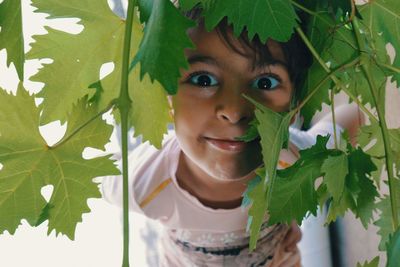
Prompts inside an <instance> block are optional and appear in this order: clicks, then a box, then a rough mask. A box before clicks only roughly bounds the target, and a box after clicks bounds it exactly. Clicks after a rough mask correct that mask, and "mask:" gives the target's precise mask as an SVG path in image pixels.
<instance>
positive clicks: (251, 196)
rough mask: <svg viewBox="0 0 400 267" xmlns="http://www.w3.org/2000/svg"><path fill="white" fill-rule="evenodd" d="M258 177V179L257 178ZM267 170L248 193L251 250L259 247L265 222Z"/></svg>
mask: <svg viewBox="0 0 400 267" xmlns="http://www.w3.org/2000/svg"><path fill="white" fill-rule="evenodd" d="M257 177H258V178H257ZM264 177H265V169H264V168H263V170H262V172H261V176H256V178H255V181H254V183H253V184H252V188H251V189H248V191H247V196H248V199H247V202H250V203H251V207H250V209H249V212H248V215H249V217H248V222H247V231H248V232H250V242H249V247H250V250H251V251H252V250H254V249H255V248H256V246H257V240H258V237H259V235H260V230H261V226H262V224H263V223H264V220H265V214H266V210H267V199H266V194H265V191H266V186H265V183H264V181H263V180H264V179H265V178H264Z"/></svg>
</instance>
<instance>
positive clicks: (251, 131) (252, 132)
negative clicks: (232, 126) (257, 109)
mask: <svg viewBox="0 0 400 267" xmlns="http://www.w3.org/2000/svg"><path fill="white" fill-rule="evenodd" d="M258 125H259V123H258V121H257V119H253V120H252V121H251V122H250V123H249V128H248V129H247V131H246V133H245V134H244V135H243V136H240V137H238V138H236V139H237V140H240V141H245V142H251V141H253V140H255V139H257V138H259V137H260V134H259V133H258V130H257V127H258Z"/></svg>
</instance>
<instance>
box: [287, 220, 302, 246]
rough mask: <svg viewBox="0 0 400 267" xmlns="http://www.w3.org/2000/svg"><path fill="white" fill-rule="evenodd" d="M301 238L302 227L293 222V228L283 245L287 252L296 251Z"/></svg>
mask: <svg viewBox="0 0 400 267" xmlns="http://www.w3.org/2000/svg"><path fill="white" fill-rule="evenodd" d="M300 240H301V229H300V227H299V226H298V225H297V224H296V223H295V222H293V223H292V224H291V228H290V230H289V231H288V233H287V234H286V236H285V238H284V240H283V247H284V250H285V251H286V252H291V251H294V250H295V249H296V247H297V243H298V242H299V241H300Z"/></svg>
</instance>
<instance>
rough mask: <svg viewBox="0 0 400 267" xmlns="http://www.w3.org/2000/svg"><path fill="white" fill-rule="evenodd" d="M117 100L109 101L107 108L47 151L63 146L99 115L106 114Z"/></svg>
mask: <svg viewBox="0 0 400 267" xmlns="http://www.w3.org/2000/svg"><path fill="white" fill-rule="evenodd" d="M116 100H117V99H113V100H111V102H110V103H109V104H108V105H107V107H106V108H105V109H103V110H101V111H100V112H99V113H98V114H96V115H95V116H93V117H92V118H90V119H89V120H88V121H87V122H85V123H84V124H82V125H81V126H79V127H78V128H76V129H75V130H74V131H73V132H72V133H71V134H70V135H68V136H67V137H65V138H63V139H62V140H61V141H60V142H58V143H56V144H54V145H52V146H49V149H54V148H56V147H59V146H61V145H63V144H64V143H65V142H67V141H68V140H69V139H71V138H72V137H73V136H74V135H76V134H77V133H79V132H80V130H82V129H83V128H85V127H86V126H87V125H88V124H90V123H91V122H92V121H94V120H95V119H97V118H98V117H100V116H101V115H103V114H104V113H106V112H107V111H109V110H110V109H111V108H112V107H113V106H114V105H115V104H116V102H117V101H116Z"/></svg>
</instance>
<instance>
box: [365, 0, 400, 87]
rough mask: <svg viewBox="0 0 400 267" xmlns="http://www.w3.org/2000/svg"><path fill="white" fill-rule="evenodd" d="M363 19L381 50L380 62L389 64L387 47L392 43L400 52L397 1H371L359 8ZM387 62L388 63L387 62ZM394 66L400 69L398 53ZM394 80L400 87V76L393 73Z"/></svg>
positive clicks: (373, 44)
mask: <svg viewBox="0 0 400 267" xmlns="http://www.w3.org/2000/svg"><path fill="white" fill-rule="evenodd" d="M359 10H360V13H361V15H362V17H363V20H362V21H363V24H365V25H367V27H368V28H369V33H370V35H371V38H373V40H374V41H373V42H371V46H375V47H377V48H378V49H379V50H380V54H381V55H380V57H378V60H379V61H381V60H382V58H383V59H384V62H383V63H386V62H387V57H388V56H387V52H386V49H385V45H386V44H387V43H390V44H392V45H393V47H394V50H395V51H400V6H399V4H398V1H397V0H376V1H369V2H368V3H367V4H365V5H363V6H361V7H360V8H359ZM385 61H386V62H385ZM393 66H394V67H396V68H400V55H398V53H396V55H395V58H394V61H393ZM393 80H396V82H397V85H400V74H399V73H397V72H394V73H393Z"/></svg>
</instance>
